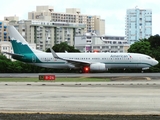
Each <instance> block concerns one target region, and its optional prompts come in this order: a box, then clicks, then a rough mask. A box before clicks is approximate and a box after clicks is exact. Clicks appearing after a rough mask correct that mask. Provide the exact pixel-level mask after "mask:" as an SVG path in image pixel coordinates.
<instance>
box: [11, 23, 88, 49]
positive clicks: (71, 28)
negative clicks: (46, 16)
mask: <svg viewBox="0 0 160 120" xmlns="http://www.w3.org/2000/svg"><path fill="white" fill-rule="evenodd" d="M9 24H10V25H14V26H15V28H16V29H17V30H18V31H19V32H20V34H21V35H22V36H23V37H24V38H25V39H26V40H27V42H29V43H35V44H36V49H38V50H42V51H45V50H46V49H47V48H50V46H54V45H55V44H59V43H60V42H67V43H68V45H71V46H73V45H74V41H75V40H74V39H75V35H81V34H84V29H85V27H86V25H85V24H82V23H78V24H77V23H67V22H49V21H35V20H21V21H10V23H9Z"/></svg>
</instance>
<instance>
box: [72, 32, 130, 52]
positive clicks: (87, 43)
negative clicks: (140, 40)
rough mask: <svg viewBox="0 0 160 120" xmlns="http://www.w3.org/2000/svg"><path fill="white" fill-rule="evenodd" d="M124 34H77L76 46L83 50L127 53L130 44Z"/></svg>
mask: <svg viewBox="0 0 160 120" xmlns="http://www.w3.org/2000/svg"><path fill="white" fill-rule="evenodd" d="M124 38H125V37H123V36H97V35H94V34H86V35H77V36H76V38H75V48H77V49H79V50H80V51H81V52H110V53H117V52H119V53H126V52H127V50H128V49H129V44H128V43H127V40H125V39H124Z"/></svg>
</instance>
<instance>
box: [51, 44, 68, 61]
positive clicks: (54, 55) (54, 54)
mask: <svg viewBox="0 0 160 120" xmlns="http://www.w3.org/2000/svg"><path fill="white" fill-rule="evenodd" d="M50 51H51V53H52V55H53V57H54V58H57V59H61V60H65V59H63V58H61V57H59V56H58V55H57V54H56V53H55V52H54V50H53V49H52V48H51V47H50Z"/></svg>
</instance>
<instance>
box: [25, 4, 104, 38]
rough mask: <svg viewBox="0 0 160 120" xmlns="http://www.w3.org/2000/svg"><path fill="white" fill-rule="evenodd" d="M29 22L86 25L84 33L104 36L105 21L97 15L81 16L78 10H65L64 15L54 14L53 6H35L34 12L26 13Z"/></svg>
mask: <svg viewBox="0 0 160 120" xmlns="http://www.w3.org/2000/svg"><path fill="white" fill-rule="evenodd" d="M28 19H29V20H47V21H53V22H67V23H77V24H78V23H82V24H86V28H85V29H84V32H85V33H87V32H92V31H95V32H96V34H99V35H104V34H105V20H104V19H101V18H100V16H99V15H84V14H81V11H80V9H79V8H66V12H65V13H61V12H55V11H54V7H53V6H36V11H32V12H28Z"/></svg>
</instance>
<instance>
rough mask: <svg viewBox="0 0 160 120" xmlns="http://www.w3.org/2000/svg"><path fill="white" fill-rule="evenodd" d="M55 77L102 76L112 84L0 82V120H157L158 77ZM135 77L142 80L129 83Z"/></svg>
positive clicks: (158, 109)
mask: <svg viewBox="0 0 160 120" xmlns="http://www.w3.org/2000/svg"><path fill="white" fill-rule="evenodd" d="M42 74H43V73H39V74H0V77H7V76H8V75H10V77H37V76H38V75H42ZM55 75H56V76H57V77H63V76H66V77H96V76H98V77H102V76H103V77H111V78H113V81H111V82H0V120H11V119H12V120H17V119H23V120H25V119H27V120H33V119H34V120H50V119H54V120H61V119H63V120H72V119H73V120H75V119H76V120H94V119H95V120H108V119H112V120H126V119H127V120H159V119H160V104H159V101H160V79H159V77H160V74H159V73H147V74H144V73H140V74H130V73H129V74H103V73H100V74H65V73H64V74H59V73H58V74H55ZM136 77H137V78H145V79H140V80H138V79H135V80H134V79H128V78H136ZM120 78H121V79H120ZM123 78H125V80H123ZM127 79H128V80H127Z"/></svg>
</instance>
